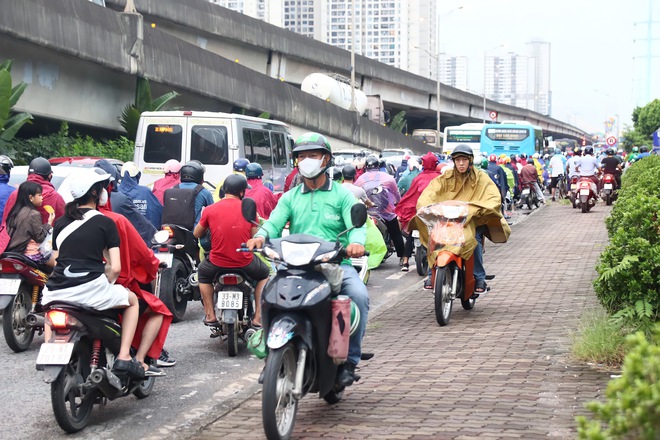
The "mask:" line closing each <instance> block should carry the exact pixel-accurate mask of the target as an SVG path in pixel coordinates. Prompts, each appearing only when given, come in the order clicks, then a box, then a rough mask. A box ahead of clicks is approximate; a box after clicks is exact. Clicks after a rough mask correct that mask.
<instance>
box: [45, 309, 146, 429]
mask: <svg viewBox="0 0 660 440" xmlns="http://www.w3.org/2000/svg"><path fill="white" fill-rule="evenodd" d="M44 311H45V321H46V324H47V325H49V326H50V327H51V329H52V336H51V338H50V340H49V341H47V342H45V343H43V344H42V345H41V349H40V350H39V355H38V356H37V362H36V367H37V370H40V371H43V372H44V381H45V382H46V383H49V384H50V386H51V391H50V396H51V403H52V406H53V413H54V414H55V420H57V424H58V425H59V426H60V427H61V428H62V429H63V430H64V431H66V432H69V433H73V432H78V431H80V430H81V429H83V428H84V427H85V426H87V423H88V422H89V418H90V416H91V413H92V408H93V406H94V404H100V405H101V406H105V404H106V402H107V400H115V399H117V398H119V397H124V396H127V395H130V394H133V395H135V396H136V397H137V398H138V399H143V398H145V397H148V396H149V394H151V391H152V389H153V386H154V382H155V380H154V377H143V378H141V379H135V378H133V377H131V376H129V375H128V374H126V373H123V372H113V371H112V368H113V365H114V363H115V360H116V356H117V354H118V353H119V347H120V343H121V326H120V325H119V324H118V323H117V318H118V311H117V309H114V310H107V311H104V312H100V311H98V310H94V309H91V308H88V307H85V306H81V305H80V304H75V303H69V302H65V301H54V302H51V303H49V304H48V305H47V306H45V307H44ZM150 362H151V360H148V361H147V363H150Z"/></svg>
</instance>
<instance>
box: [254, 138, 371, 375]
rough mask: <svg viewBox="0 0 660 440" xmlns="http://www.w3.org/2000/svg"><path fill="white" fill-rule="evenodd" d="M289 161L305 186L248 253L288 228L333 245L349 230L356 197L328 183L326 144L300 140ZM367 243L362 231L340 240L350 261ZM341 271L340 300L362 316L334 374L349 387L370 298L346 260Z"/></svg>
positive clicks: (282, 204) (287, 199)
mask: <svg viewBox="0 0 660 440" xmlns="http://www.w3.org/2000/svg"><path fill="white" fill-rule="evenodd" d="M293 159H294V161H295V160H297V162H298V171H299V172H300V175H301V176H302V181H303V183H302V185H300V186H298V187H296V188H293V189H292V190H290V191H288V192H286V193H284V195H283V196H282V198H281V199H280V200H279V201H278V203H277V206H276V207H275V209H274V210H273V212H272V213H271V214H270V218H269V219H268V220H267V221H266V222H265V223H264V224H263V225H262V227H261V229H260V230H259V232H257V234H255V236H254V238H252V239H250V240H249V241H248V242H247V246H248V248H249V249H254V248H261V247H263V245H264V242H265V236H266V235H268V237H271V238H278V237H280V236H281V233H282V229H284V226H285V225H286V224H287V222H288V223H289V231H290V233H291V234H310V235H314V236H316V237H319V238H322V239H324V240H328V241H335V240H336V239H337V235H339V233H340V232H343V231H345V230H346V229H348V228H350V227H351V226H352V222H351V207H352V206H353V205H354V204H355V203H356V200H355V196H354V195H353V193H351V192H350V191H349V190H348V189H346V188H344V187H343V186H342V185H338V184H337V183H336V182H333V181H332V179H330V178H328V175H327V173H326V170H327V169H328V168H330V167H331V166H332V150H331V148H330V144H329V143H328V141H327V140H326V138H325V137H324V136H322V135H320V134H318V133H306V134H304V135H302V136H301V137H300V138H298V140H297V141H296V144H295V146H294V149H293ZM365 239H366V228H365V226H362V227H360V228H355V229H353V230H352V231H350V232H349V233H348V234H345V235H343V236H341V237H340V241H341V243H342V244H343V245H344V247H345V248H346V254H347V256H348V257H350V258H359V257H361V256H362V255H364V243H365ZM341 268H342V269H343V271H344V277H343V280H342V284H341V294H342V295H348V296H349V297H350V298H351V299H352V300H353V302H354V303H355V305H356V306H357V307H358V309H359V310H360V324H359V328H358V330H357V331H356V332H355V333H354V334H353V335H352V336H351V338H350V343H349V348H348V360H347V361H346V362H345V363H344V364H342V365H341V366H340V367H339V372H338V383H339V384H341V385H343V386H349V385H352V384H353V382H354V381H355V380H357V378H356V376H355V367H356V366H357V364H358V362H359V361H360V357H361V354H362V338H363V337H364V332H365V330H366V326H367V315H368V311H369V293H368V292H367V288H366V286H365V285H364V283H363V282H362V281H361V280H360V278H359V276H358V273H357V272H356V270H355V269H354V268H353V266H351V264H350V261H349V260H344V261H343V262H342V264H341Z"/></svg>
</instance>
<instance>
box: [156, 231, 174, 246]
mask: <svg viewBox="0 0 660 440" xmlns="http://www.w3.org/2000/svg"><path fill="white" fill-rule="evenodd" d="M169 238H170V233H169V232H168V231H165V230H162V231H158V232H156V233H155V234H154V238H153V240H152V241H153V242H154V243H155V244H163V243H166V242H167V240H168V239H169Z"/></svg>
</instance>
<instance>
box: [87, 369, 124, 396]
mask: <svg viewBox="0 0 660 440" xmlns="http://www.w3.org/2000/svg"><path fill="white" fill-rule="evenodd" d="M108 373H109V372H108V371H107V370H106V369H105V368H98V369H96V370H94V371H93V372H92V374H91V375H90V379H91V381H92V383H93V384H94V387H95V388H96V389H97V390H99V391H101V393H102V394H103V395H104V396H105V397H107V398H108V399H110V400H113V399H115V398H116V397H117V395H118V392H117V390H116V389H115V388H114V387H113V386H112V385H110V383H108V377H107V374H108ZM110 374H111V373H110Z"/></svg>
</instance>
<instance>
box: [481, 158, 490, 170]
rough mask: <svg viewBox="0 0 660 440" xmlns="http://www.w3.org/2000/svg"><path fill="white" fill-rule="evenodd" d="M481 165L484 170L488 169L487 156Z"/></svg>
mask: <svg viewBox="0 0 660 440" xmlns="http://www.w3.org/2000/svg"><path fill="white" fill-rule="evenodd" d="M480 165H481V169H482V170H487V169H488V159H486V158H485V157H484V158H483V159H481V163H480Z"/></svg>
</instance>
